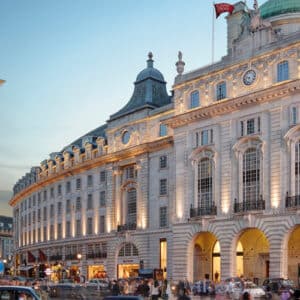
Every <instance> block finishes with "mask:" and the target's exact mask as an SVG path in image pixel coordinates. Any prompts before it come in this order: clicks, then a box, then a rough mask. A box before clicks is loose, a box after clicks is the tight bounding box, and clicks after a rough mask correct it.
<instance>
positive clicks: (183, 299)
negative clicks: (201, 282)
mask: <svg viewBox="0 0 300 300" xmlns="http://www.w3.org/2000/svg"><path fill="white" fill-rule="evenodd" d="M177 300H191V298H190V297H189V296H188V291H187V290H186V289H183V290H179V296H178V298H177Z"/></svg>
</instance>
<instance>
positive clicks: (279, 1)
mask: <svg viewBox="0 0 300 300" xmlns="http://www.w3.org/2000/svg"><path fill="white" fill-rule="evenodd" d="M259 9H260V15H261V17H262V18H263V19H266V18H269V17H274V16H278V15H283V14H288V13H295V12H300V1H299V0H268V1H267V2H266V3H264V4H263V5H261V6H260V8H259Z"/></svg>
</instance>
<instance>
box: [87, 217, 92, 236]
mask: <svg viewBox="0 0 300 300" xmlns="http://www.w3.org/2000/svg"><path fill="white" fill-rule="evenodd" d="M87 234H93V218H88V219H87Z"/></svg>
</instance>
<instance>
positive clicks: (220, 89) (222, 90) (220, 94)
mask: <svg viewBox="0 0 300 300" xmlns="http://www.w3.org/2000/svg"><path fill="white" fill-rule="evenodd" d="M226 97H227V91H226V82H225V81H222V82H220V83H218V84H217V86H216V98H217V100H222V99H225V98H226Z"/></svg>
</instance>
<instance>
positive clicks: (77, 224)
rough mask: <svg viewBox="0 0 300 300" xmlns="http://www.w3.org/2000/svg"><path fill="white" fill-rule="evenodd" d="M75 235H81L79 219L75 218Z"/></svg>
mask: <svg viewBox="0 0 300 300" xmlns="http://www.w3.org/2000/svg"><path fill="white" fill-rule="evenodd" d="M76 236H81V220H76Z"/></svg>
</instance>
